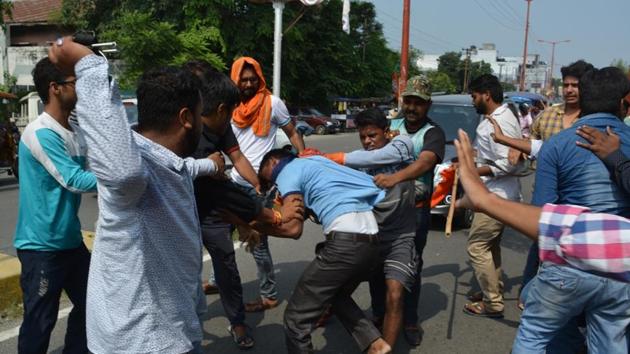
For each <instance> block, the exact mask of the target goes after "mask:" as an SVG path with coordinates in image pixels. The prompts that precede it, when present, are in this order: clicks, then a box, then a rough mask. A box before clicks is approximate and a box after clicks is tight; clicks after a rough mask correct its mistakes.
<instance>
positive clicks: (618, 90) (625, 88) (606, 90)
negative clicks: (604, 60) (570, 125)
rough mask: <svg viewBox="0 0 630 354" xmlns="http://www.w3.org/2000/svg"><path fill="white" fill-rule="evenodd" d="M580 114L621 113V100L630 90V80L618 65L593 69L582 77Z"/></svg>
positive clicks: (580, 84) (580, 83) (579, 85)
mask: <svg viewBox="0 0 630 354" xmlns="http://www.w3.org/2000/svg"><path fill="white" fill-rule="evenodd" d="M578 88H579V90H580V116H585V115H588V114H593V113H611V114H614V115H615V116H617V115H619V111H620V104H621V100H622V99H623V98H624V96H626V95H627V94H628V92H630V82H629V81H628V78H627V77H626V75H624V73H623V72H622V71H621V70H620V69H619V68H616V67H613V66H609V67H606V68H603V69H600V70H598V69H593V70H590V71H588V72H586V73H585V74H584V75H582V77H581V78H580V82H579V84H578Z"/></svg>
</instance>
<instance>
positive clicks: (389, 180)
mask: <svg viewBox="0 0 630 354" xmlns="http://www.w3.org/2000/svg"><path fill="white" fill-rule="evenodd" d="M398 182H399V181H398V178H396V176H394V175H387V174H384V173H379V174H378V175H376V176H374V184H376V185H377V186H379V187H381V188H392V187H393V186H395V185H396V183H398Z"/></svg>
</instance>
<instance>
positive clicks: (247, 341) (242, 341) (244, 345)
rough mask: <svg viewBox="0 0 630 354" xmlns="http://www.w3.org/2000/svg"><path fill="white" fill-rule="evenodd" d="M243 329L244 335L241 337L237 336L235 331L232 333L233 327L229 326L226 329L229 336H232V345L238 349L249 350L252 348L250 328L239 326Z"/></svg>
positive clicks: (252, 341)
mask: <svg viewBox="0 0 630 354" xmlns="http://www.w3.org/2000/svg"><path fill="white" fill-rule="evenodd" d="M239 326H243V327H244V328H245V334H243V335H242V336H240V337H239V336H237V334H236V331H234V327H232V326H229V327H228V328H227V330H228V332H229V333H230V335H232V340H233V341H234V344H236V346H237V347H238V349H251V348H253V347H254V338H252V336H251V335H250V334H249V332H250V328H249V327H248V326H247V325H239Z"/></svg>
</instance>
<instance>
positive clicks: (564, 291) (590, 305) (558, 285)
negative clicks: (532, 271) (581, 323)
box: [512, 263, 630, 354]
mask: <svg viewBox="0 0 630 354" xmlns="http://www.w3.org/2000/svg"><path fill="white" fill-rule="evenodd" d="M522 298H523V300H524V304H525V310H524V311H523V314H522V315H521V325H520V326H519V329H518V334H517V336H516V339H515V340H514V345H513V349H512V353H514V354H519V353H545V352H546V349H547V345H548V343H550V341H551V340H552V339H553V338H554V337H555V336H556V335H557V334H558V332H559V331H560V330H561V329H563V328H564V327H565V326H566V325H567V323H569V322H570V321H573V320H574V318H575V317H576V316H577V315H579V314H580V313H582V312H585V313H586V322H587V335H586V339H587V343H588V351H589V354H608V353H627V350H628V343H627V338H626V330H627V328H628V325H630V285H628V283H624V282H620V281H616V280H612V279H609V278H604V277H600V276H597V275H594V274H591V273H587V272H584V271H581V270H577V269H574V268H571V267H569V266H558V265H554V264H551V263H543V264H542V265H541V267H540V271H539V273H538V275H537V276H536V277H535V278H534V279H533V280H532V281H530V282H529V284H528V285H527V286H526V288H525V289H523V296H522ZM565 345H566V348H567V351H569V350H572V349H570V348H573V347H575V343H565Z"/></svg>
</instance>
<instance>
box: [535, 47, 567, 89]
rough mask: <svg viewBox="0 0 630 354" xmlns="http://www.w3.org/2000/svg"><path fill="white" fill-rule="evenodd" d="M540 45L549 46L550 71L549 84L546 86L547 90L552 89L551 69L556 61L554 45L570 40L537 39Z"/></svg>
mask: <svg viewBox="0 0 630 354" xmlns="http://www.w3.org/2000/svg"><path fill="white" fill-rule="evenodd" d="M538 41H539V42H540V43H547V44H551V71H550V72H549V84H548V86H547V87H548V88H553V68H554V65H555V59H556V44H559V43H568V42H571V40H570V39H565V40H562V41H546V40H544V39H539V40H538Z"/></svg>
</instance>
